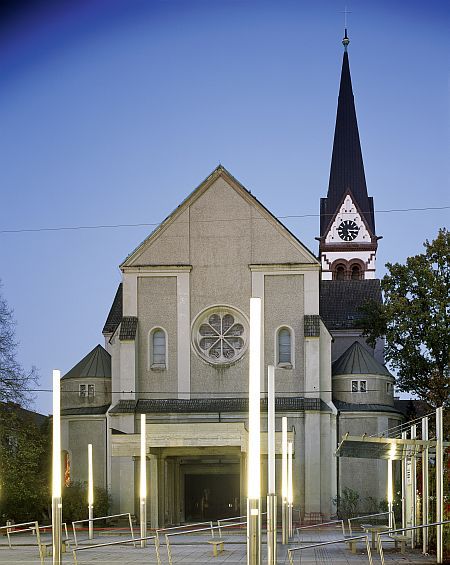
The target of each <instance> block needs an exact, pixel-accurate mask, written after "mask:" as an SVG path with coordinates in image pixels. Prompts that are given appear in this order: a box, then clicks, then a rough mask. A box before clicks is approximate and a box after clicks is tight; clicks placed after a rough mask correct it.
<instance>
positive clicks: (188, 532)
mask: <svg viewBox="0 0 450 565" xmlns="http://www.w3.org/2000/svg"><path fill="white" fill-rule="evenodd" d="M246 523H247V522H239V524H242V525H243V524H246ZM234 525H235V524H226V525H225V526H211V528H199V529H198V530H188V531H187V532H185V531H183V532H173V533H171V534H165V538H166V547H167V557H168V559H169V565H173V561H172V550H171V549H170V542H169V536H181V535H183V534H195V533H197V532H207V531H210V530H211V537H213V538H214V535H213V530H218V529H220V528H230V527H232V526H234ZM220 537H222V536H220Z"/></svg>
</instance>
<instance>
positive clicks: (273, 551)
mask: <svg viewBox="0 0 450 565" xmlns="http://www.w3.org/2000/svg"><path fill="white" fill-rule="evenodd" d="M267 391H268V402H267V431H268V434H267V436H268V441H267V467H268V468H267V471H268V486H269V491H268V493H267V563H268V565H276V562H277V495H276V492H275V368H274V366H273V365H269V366H268V368H267Z"/></svg>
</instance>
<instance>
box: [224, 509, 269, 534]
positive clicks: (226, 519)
mask: <svg viewBox="0 0 450 565" xmlns="http://www.w3.org/2000/svg"><path fill="white" fill-rule="evenodd" d="M266 514H267V512H261V516H264V515H266ZM240 518H245V522H233V523H232V524H225V525H224V526H222V522H225V521H230V520H239V519H240ZM241 524H247V514H244V515H242V516H234V517H232V518H221V519H220V520H217V526H218V527H219V538H221V537H222V531H221V528H222V527H223V528H226V527H228V526H230V525H231V526H239V525H241Z"/></svg>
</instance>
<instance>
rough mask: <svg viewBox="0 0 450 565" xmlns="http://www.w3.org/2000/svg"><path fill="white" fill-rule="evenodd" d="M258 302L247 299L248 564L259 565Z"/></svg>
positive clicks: (259, 331) (259, 320)
mask: <svg viewBox="0 0 450 565" xmlns="http://www.w3.org/2000/svg"><path fill="white" fill-rule="evenodd" d="M260 389H261V298H251V299H250V359H249V386H248V393H249V407H248V408H249V410H248V428H249V431H248V467H247V472H248V475H247V497H248V498H247V564H248V565H259V564H260V563H261V510H260V497H261V461H260V452H261V445H260V444H261V430H260V428H261V422H260Z"/></svg>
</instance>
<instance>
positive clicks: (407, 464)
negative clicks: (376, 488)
mask: <svg viewBox="0 0 450 565" xmlns="http://www.w3.org/2000/svg"><path fill="white" fill-rule="evenodd" d="M420 420H421V426H422V430H421V431H422V434H421V439H417V420H416V421H415V423H413V424H412V425H411V426H410V430H409V431H410V433H409V436H410V437H408V431H402V432H401V437H387V434H388V432H389V430H387V432H386V436H385V435H384V434H383V435H382V436H378V437H373V436H368V435H365V434H364V435H363V436H350V435H349V434H348V433H347V434H345V435H344V436H343V438H342V441H341V442H340V444H339V445H338V448H337V450H336V456H337V457H357V458H365V459H385V460H386V461H387V465H388V484H387V489H386V491H387V499H388V503H389V510H390V511H392V504H393V488H394V486H393V472H392V466H393V463H392V462H393V461H401V462H402V528H408V527H415V526H418V525H419V524H418V515H417V499H418V497H417V477H416V463H417V458H418V457H421V458H422V493H423V496H422V499H423V500H422V524H429V523H430V519H429V518H430V516H429V514H430V513H429V505H428V497H429V468H428V463H429V458H430V454H434V457H435V466H436V522H442V521H443V520H444V451H445V449H446V448H447V447H450V442H448V441H444V434H443V408H442V407H441V408H438V409H437V410H436V435H435V437H434V438H429V434H428V422H429V417H428V416H424V417H423V418H420ZM403 429H404V428H403ZM390 516H392V513H391V514H390ZM432 521H433V520H431V522H432ZM390 526H392V525H391V524H390ZM436 538H437V556H436V563H442V562H443V545H442V543H443V536H442V525H438V526H437V536H436ZM415 544H416V531H414V530H413V531H412V532H411V546H412V547H414V546H415ZM422 551H423V553H424V554H426V553H428V528H425V529H424V530H423V548H422Z"/></svg>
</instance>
